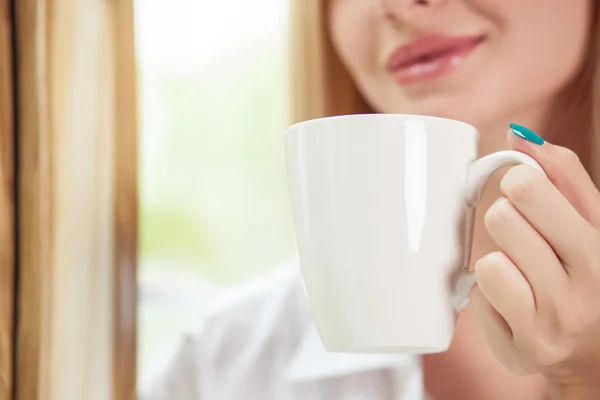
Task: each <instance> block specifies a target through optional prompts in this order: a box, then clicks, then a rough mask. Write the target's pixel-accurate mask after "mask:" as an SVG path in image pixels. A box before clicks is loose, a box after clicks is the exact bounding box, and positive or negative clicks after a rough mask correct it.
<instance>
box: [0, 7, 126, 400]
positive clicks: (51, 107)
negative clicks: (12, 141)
mask: <svg viewBox="0 0 600 400" xmlns="http://www.w3.org/2000/svg"><path fill="white" fill-rule="evenodd" d="M15 4H16V10H15V16H16V19H15V21H14V23H16V49H17V53H16V54H17V55H18V56H17V82H16V83H17V93H18V96H17V110H18V112H17V116H18V124H17V127H18V132H17V137H18V141H17V144H18V145H17V148H18V160H19V161H18V165H17V171H18V172H17V174H18V175H17V176H18V182H19V184H18V185H19V186H18V192H19V196H18V199H19V200H18V201H19V202H18V209H19V210H18V221H17V224H18V227H19V229H18V232H19V242H18V243H19V247H18V254H19V257H18V260H19V263H18V264H17V266H16V268H17V269H18V276H19V281H18V288H19V295H18V296H19V299H18V302H19V307H18V311H17V312H18V318H17V327H16V328H17V331H16V332H17V336H16V341H17V343H16V346H17V358H16V367H15V373H16V393H17V398H18V399H19V400H21V399H26V400H29V399H31V400H85V399H94V400H95V399H97V400H106V399H114V400H124V399H131V400H133V399H134V398H135V356H136V351H135V350H136V341H135V335H136V325H135V321H136V312H135V310H136V279H135V267H136V235H137V180H136V178H137V156H136V155H137V154H136V153H137V144H136V118H137V110H136V75H135V58H134V31H133V0H18V1H16V2H15ZM0 46H1V42H0ZM3 145H4V143H3ZM0 195H2V193H1V192H0ZM0 213H1V211H0ZM1 317H2V315H1V314H0V318H1ZM0 322H1V321H0ZM0 339H2V337H0ZM2 345H4V342H3V341H0V346H2ZM2 367H3V366H2V364H0V376H2ZM0 390H1V388H0ZM3 398H4V397H3Z"/></svg>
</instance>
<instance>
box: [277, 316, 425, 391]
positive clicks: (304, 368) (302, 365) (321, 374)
mask: <svg viewBox="0 0 600 400" xmlns="http://www.w3.org/2000/svg"><path fill="white" fill-rule="evenodd" d="M418 362H419V360H418V358H417V357H415V356H413V355H408V354H362V353H361V354H356V353H336V352H330V351H328V350H327V349H325V346H324V345H323V343H322V342H321V339H320V337H319V334H318V332H317V330H316V328H315V326H314V325H313V324H311V326H310V327H309V329H308V332H307V333H306V335H305V336H304V338H303V340H302V342H301V343H300V346H299V347H298V349H297V350H296V352H295V353H294V355H293V356H292V358H291V360H290V363H289V364H288V366H287V369H286V376H287V379H288V380H289V381H291V382H306V381H314V380H321V379H329V378H336V377H341V376H346V375H351V374H356V373H360V372H368V371H375V370H381V369H397V368H403V367H413V366H415V365H417V364H418Z"/></svg>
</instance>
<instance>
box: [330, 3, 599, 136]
mask: <svg viewBox="0 0 600 400" xmlns="http://www.w3.org/2000/svg"><path fill="white" fill-rule="evenodd" d="M324 1H327V0H324ZM328 1H329V28H330V34H331V38H332V41H333V44H334V46H335V48H336V50H337V52H338V55H339V56H340V58H341V59H342V61H343V63H344V64H345V65H346V67H347V69H348V70H349V71H350V74H351V75H352V77H353V78H354V81H355V82H356V84H357V85H358V87H359V89H360V90H361V92H362V93H363V95H364V96H365V98H366V99H367V101H368V102H369V103H370V104H371V106H372V107H373V108H374V109H375V110H376V111H378V112H385V113H415V114H428V115H436V116H442V117H449V118H455V119H461V120H463V121H467V122H470V123H473V124H475V125H482V124H486V123H491V122H495V121H498V120H505V119H507V118H518V117H519V115H521V114H522V113H524V112H527V111H526V110H530V109H532V108H539V107H540V106H543V105H547V104H549V103H550V102H551V101H552V99H553V98H554V97H555V95H556V94H557V92H559V91H560V90H561V89H563V88H564V87H565V86H566V85H567V84H568V83H569V81H570V79H572V78H573V76H574V75H575V74H576V73H577V71H578V69H579V68H580V66H581V64H582V61H583V59H584V57H585V53H586V49H587V47H586V46H587V40H588V36H589V31H590V25H591V21H590V20H591V14H592V8H593V4H592V3H593V0H328Z"/></svg>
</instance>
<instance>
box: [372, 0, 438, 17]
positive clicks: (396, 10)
mask: <svg viewBox="0 0 600 400" xmlns="http://www.w3.org/2000/svg"><path fill="white" fill-rule="evenodd" d="M444 1H446V0H381V6H382V8H383V10H384V12H385V13H386V14H387V15H388V16H391V17H395V18H398V19H408V18H410V17H412V16H414V15H416V14H418V13H419V12H422V11H427V10H432V9H435V8H436V7H438V6H439V5H441V4H442V3H443V2H444Z"/></svg>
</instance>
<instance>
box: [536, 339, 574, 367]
mask: <svg viewBox="0 0 600 400" xmlns="http://www.w3.org/2000/svg"><path fill="white" fill-rule="evenodd" d="M572 351H573V344H572V341H570V340H564V339H562V338H558V337H557V336H556V335H540V336H538V338H537V340H536V346H535V355H534V357H535V360H536V364H538V366H539V367H542V368H543V367H550V366H552V365H556V364H558V363H560V362H561V361H563V360H565V359H566V358H568V357H569V355H570V354H571V352H572Z"/></svg>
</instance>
